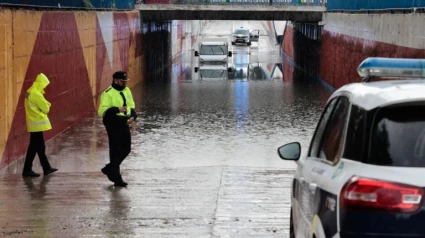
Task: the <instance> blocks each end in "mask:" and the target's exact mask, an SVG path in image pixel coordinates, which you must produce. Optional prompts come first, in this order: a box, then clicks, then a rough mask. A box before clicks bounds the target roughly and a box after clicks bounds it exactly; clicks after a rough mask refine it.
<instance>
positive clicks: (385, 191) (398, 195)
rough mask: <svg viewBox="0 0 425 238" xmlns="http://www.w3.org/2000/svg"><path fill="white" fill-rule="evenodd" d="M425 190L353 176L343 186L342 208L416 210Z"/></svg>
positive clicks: (395, 210) (392, 210)
mask: <svg viewBox="0 0 425 238" xmlns="http://www.w3.org/2000/svg"><path fill="white" fill-rule="evenodd" d="M423 195H424V190H423V189H422V188H418V187H414V186H409V185H405V184H399V183H393V182H387V181H382V180H374V179H369V178H360V177H353V178H351V179H350V180H349V181H348V182H347V183H346V184H345V185H344V187H343V188H342V191H341V195H340V205H341V208H345V209H350V208H356V209H361V208H365V209H371V210H381V211H391V212H406V213H408V212H415V211H417V210H418V209H419V207H420V206H421V204H422V200H423V199H422V197H423Z"/></svg>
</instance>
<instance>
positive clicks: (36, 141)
mask: <svg viewBox="0 0 425 238" xmlns="http://www.w3.org/2000/svg"><path fill="white" fill-rule="evenodd" d="M35 154H38V158H39V159H40V164H41V167H43V170H46V169H49V168H50V164H49V161H48V160H47V156H46V146H45V144H44V137H43V132H41V131H40V132H30V144H29V145H28V150H27V155H26V157H25V165H24V172H31V171H32V162H33V161H34V158H35Z"/></svg>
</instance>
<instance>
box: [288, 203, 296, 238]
mask: <svg viewBox="0 0 425 238" xmlns="http://www.w3.org/2000/svg"><path fill="white" fill-rule="evenodd" d="M289 238H295V231H294V222H293V219H292V208H291V215H290V217H289Z"/></svg>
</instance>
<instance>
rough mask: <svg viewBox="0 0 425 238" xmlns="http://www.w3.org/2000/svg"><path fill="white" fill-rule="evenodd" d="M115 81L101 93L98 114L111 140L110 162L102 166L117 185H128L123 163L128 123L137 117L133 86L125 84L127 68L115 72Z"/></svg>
mask: <svg viewBox="0 0 425 238" xmlns="http://www.w3.org/2000/svg"><path fill="white" fill-rule="evenodd" d="M112 80H113V82H112V84H111V86H109V87H108V88H107V89H106V90H105V91H104V92H103V93H102V95H101V98H100V105H99V110H98V114H99V116H100V117H102V118H103V124H104V125H105V128H106V132H107V133H108V140H109V164H107V165H106V166H105V167H104V168H102V169H101V171H102V173H104V174H105V175H106V176H108V179H109V180H111V181H112V182H114V186H119V187H125V186H127V183H126V182H124V180H123V179H122V177H121V173H120V165H121V163H122V162H123V160H124V159H125V158H126V157H127V156H128V154H129V153H130V150H131V134H130V127H129V125H130V124H131V123H133V122H134V121H135V120H136V118H137V115H136V110H135V104H134V101H133V97H132V95H131V91H130V89H129V88H128V87H127V86H126V84H127V81H128V78H127V73H126V72H124V71H118V72H115V73H114V74H113V75H112Z"/></svg>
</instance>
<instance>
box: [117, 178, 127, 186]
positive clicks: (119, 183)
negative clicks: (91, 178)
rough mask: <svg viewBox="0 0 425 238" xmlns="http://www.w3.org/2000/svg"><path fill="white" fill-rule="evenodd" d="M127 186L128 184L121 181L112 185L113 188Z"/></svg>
mask: <svg viewBox="0 0 425 238" xmlns="http://www.w3.org/2000/svg"><path fill="white" fill-rule="evenodd" d="M127 185H128V183H126V182H124V181H123V180H121V181H118V182H115V183H114V186H115V187H126V186H127Z"/></svg>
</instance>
